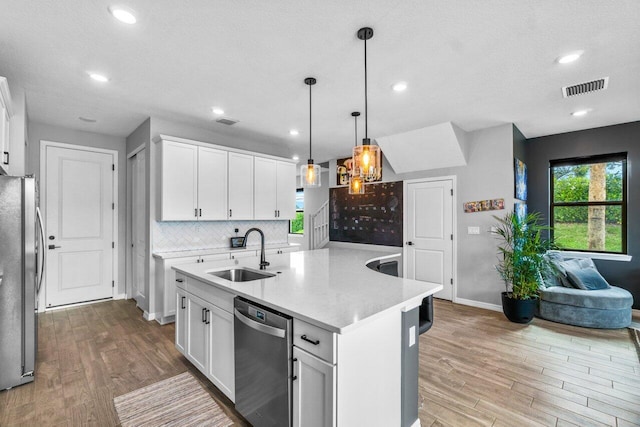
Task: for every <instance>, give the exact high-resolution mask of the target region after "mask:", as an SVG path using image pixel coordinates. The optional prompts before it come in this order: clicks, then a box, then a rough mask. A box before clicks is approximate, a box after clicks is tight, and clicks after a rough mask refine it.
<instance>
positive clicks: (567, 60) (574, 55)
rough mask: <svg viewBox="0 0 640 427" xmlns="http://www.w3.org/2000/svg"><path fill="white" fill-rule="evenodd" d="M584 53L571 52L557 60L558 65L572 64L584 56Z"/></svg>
mask: <svg viewBox="0 0 640 427" xmlns="http://www.w3.org/2000/svg"><path fill="white" fill-rule="evenodd" d="M582 53H583V52H582V51H581V50H580V51H577V52H571V53H568V54H566V55H563V56H561V57H559V58H558V59H557V61H558V64H569V63H571V62H574V61H577V60H578V58H580V57H581V56H582Z"/></svg>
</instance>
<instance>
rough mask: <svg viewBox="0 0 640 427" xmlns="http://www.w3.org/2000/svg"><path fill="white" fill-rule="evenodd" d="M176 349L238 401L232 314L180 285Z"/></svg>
mask: <svg viewBox="0 0 640 427" xmlns="http://www.w3.org/2000/svg"><path fill="white" fill-rule="evenodd" d="M176 295H177V297H176V306H177V313H176V326H175V330H176V349H178V351H180V352H181V353H182V354H184V356H185V357H186V358H187V359H189V361H190V362H191V363H193V365H194V366H195V367H196V368H198V370H199V371H200V372H202V373H203V374H205V375H206V376H207V378H208V379H209V380H210V381H211V382H212V383H213V384H214V385H215V386H216V387H218V389H220V391H222V392H223V393H224V394H225V395H226V396H227V397H228V398H229V399H231V401H232V402H235V364H234V359H233V357H234V354H233V315H232V314H231V313H229V312H228V311H226V310H224V309H222V308H220V307H218V306H217V305H215V304H214V303H211V302H208V301H205V300H203V299H202V298H199V297H197V296H195V295H192V294H191V293H189V292H186V291H185V290H183V289H180V288H178V289H177V290H176Z"/></svg>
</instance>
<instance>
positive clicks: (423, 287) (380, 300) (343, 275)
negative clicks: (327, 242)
mask: <svg viewBox="0 0 640 427" xmlns="http://www.w3.org/2000/svg"><path fill="white" fill-rule="evenodd" d="M399 255H400V254H399V253H395V254H394V253H393V252H379V251H367V250H359V249H355V250H354V249H338V248H330V249H320V250H315V251H302V252H292V253H285V254H279V255H269V256H267V261H268V262H270V263H271V265H270V266H269V267H267V269H266V271H267V272H269V273H274V274H276V276H275V277H270V278H267V279H261V280H253V281H249V282H231V281H228V280H225V279H221V278H219V277H217V276H213V275H211V274H208V273H209V272H211V271H215V270H225V269H228V268H229V267H247V268H251V269H255V270H258V265H259V257H247V258H241V259H236V260H221V261H209V262H205V263H201V264H189V265H179V266H174V267H173V268H174V269H175V270H176V271H178V272H180V273H183V274H185V275H186V276H189V277H192V278H195V279H197V280H200V281H203V282H206V283H208V284H210V285H212V286H216V287H218V288H221V289H223V290H225V291H228V292H231V293H233V294H235V295H239V296H242V297H245V298H247V299H249V300H251V301H255V302H257V303H260V304H264V305H266V306H268V307H271V308H273V309H275V310H278V311H280V312H283V313H285V314H289V315H290V316H292V317H295V318H298V319H301V320H304V321H306V322H309V323H312V324H315V325H316V326H319V327H321V328H323V329H326V330H329V331H332V332H337V333H341V334H342V333H347V332H349V331H350V330H351V329H353V328H356V327H358V326H359V325H361V324H363V323H365V322H367V321H369V320H372V319H375V318H377V317H379V316H382V315H384V313H386V312H388V311H389V310H401V309H411V308H414V307H417V306H419V305H420V304H421V302H422V299H423V298H424V297H426V296H428V295H432V294H434V293H435V292H438V291H440V290H442V286H441V285H439V284H436V283H429V282H419V281H416V280H411V279H405V278H401V277H393V276H389V275H386V274H382V273H379V272H377V271H374V270H371V269H369V268H367V267H366V264H367V263H369V262H371V261H373V260H376V259H381V258H387V257H390V258H391V259H393V257H394V256H395V257H397V256H399ZM263 271H264V270H263Z"/></svg>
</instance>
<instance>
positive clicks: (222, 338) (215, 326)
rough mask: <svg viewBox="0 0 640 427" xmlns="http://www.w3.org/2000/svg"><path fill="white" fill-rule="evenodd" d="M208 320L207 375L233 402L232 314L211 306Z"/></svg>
mask: <svg viewBox="0 0 640 427" xmlns="http://www.w3.org/2000/svg"><path fill="white" fill-rule="evenodd" d="M209 321H210V324H209V328H210V335H209V370H208V371H207V376H208V377H209V379H210V380H211V382H212V383H213V384H214V385H215V386H216V387H218V388H219V389H220V390H221V391H222V392H223V393H224V394H225V395H226V396H227V397H228V398H229V399H231V401H232V402H235V400H236V399H235V363H234V358H233V357H234V350H233V348H234V347H233V315H232V314H231V313H228V312H226V311H224V310H221V309H220V308H218V307H216V306H211V309H210V312H209Z"/></svg>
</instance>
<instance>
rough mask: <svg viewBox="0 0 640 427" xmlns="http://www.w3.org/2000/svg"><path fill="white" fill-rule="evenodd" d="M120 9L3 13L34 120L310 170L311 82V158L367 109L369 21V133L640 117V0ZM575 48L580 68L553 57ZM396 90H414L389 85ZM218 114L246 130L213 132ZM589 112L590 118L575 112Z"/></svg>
mask: <svg viewBox="0 0 640 427" xmlns="http://www.w3.org/2000/svg"><path fill="white" fill-rule="evenodd" d="M114 2H115V3H116V4H123V5H126V6H128V7H130V8H132V9H134V10H135V11H136V14H137V18H138V23H137V24H135V25H132V26H131V25H126V24H123V23H121V22H119V21H117V20H115V19H114V18H113V17H112V16H111V15H110V14H109V13H108V11H107V7H108V6H110V5H112V4H113V3H112V2H110V1H103V0H93V1H86V0H64V1H53V2H52V1H48V0H39V1H37V0H33V1H29V0H22V1H13V2H10V6H7V5H5V6H4V7H3V8H2V14H1V15H0V75H4V76H5V77H7V78H8V79H9V81H10V83H12V84H13V85H19V86H22V87H24V89H25V91H26V96H27V109H28V114H29V118H30V120H32V121H36V122H42V123H48V124H54V125H58V126H63V127H68V128H72V129H80V130H87V131H92V132H99V133H105V134H110V135H115V136H121V137H124V136H127V135H129V134H130V133H131V132H132V131H133V130H134V129H135V128H136V127H137V126H138V125H139V124H140V123H141V122H142V121H143V120H144V119H146V118H147V117H149V116H154V117H155V116H157V117H160V118H169V119H174V120H177V121H180V122H185V123H188V124H190V125H193V126H197V127H200V128H206V129H210V130H212V131H220V132H224V133H225V134H230V135H235V136H237V137H238V138H241V139H252V138H253V139H255V140H257V141H266V142H268V143H269V144H268V145H270V144H282V145H284V146H286V147H287V152H290V153H291V154H292V155H293V154H297V155H299V156H300V159H302V161H304V160H305V159H306V158H307V157H308V136H309V135H308V131H309V128H308V126H309V111H308V105H309V100H308V87H307V86H306V85H305V84H304V83H303V80H304V78H305V77H308V76H313V77H316V78H317V80H318V83H317V84H316V85H315V86H314V87H313V147H314V156H313V157H314V158H315V159H316V161H325V160H327V159H329V158H334V157H340V156H344V155H346V154H348V153H349V152H350V147H351V145H352V144H353V142H354V126H353V118H352V117H351V116H350V113H351V112H352V111H354V110H359V111H363V110H364V67H363V49H364V46H363V42H362V41H360V40H358V39H357V37H356V31H357V30H358V29H359V28H360V27H363V26H371V27H373V29H374V31H375V35H374V37H373V38H372V39H371V40H370V41H369V42H368V43H367V49H368V65H369V137H373V138H375V137H382V136H388V135H393V134H397V133H401V132H407V131H410V130H413V129H419V128H423V127H426V126H431V125H435V124H438V123H443V122H447V121H451V122H453V123H455V124H456V125H457V126H459V127H460V128H462V129H464V130H466V131H473V130H476V129H480V128H485V127H490V126H494V125H499V124H503V123H509V122H513V123H515V124H516V125H517V126H518V128H520V130H521V131H522V132H523V133H524V135H525V136H526V137H528V138H531V137H536V136H542V135H548V134H554V133H561V132H568V131H574V130H579V129H586V128H592V127H599V126H605V125H610V124H616V123H624V122H630V121H635V120H640V96H639V95H640V79H639V78H638V76H640V53H639V52H640V25H638V22H640V2H639V1H637V0H616V1H607V2H604V1H601V0H563V1H558V0H536V1H521V0H499V1H497V0H485V1H481V2H480V1H477V0H455V1H434V0H429V1H427V0H396V1H390V0H350V1H344V0H324V1H311V0H280V1H264V0H244V1H231V0H189V1H188V2H177V1H170V0H114ZM187 5H188V6H187ZM575 50H583V51H584V54H583V55H582V57H581V58H580V59H579V60H578V61H576V62H574V63H572V64H566V65H562V64H558V63H557V62H556V59H557V58H558V57H559V56H560V55H563V54H565V53H567V52H571V51H575ZM90 71H95V72H100V73H103V74H105V75H107V76H108V77H109V78H110V81H109V82H108V83H98V82H95V81H93V80H91V79H90V78H88V75H87V72H90ZM605 76H609V78H610V80H609V87H608V89H606V90H604V91H601V92H597V93H592V94H586V95H581V96H576V97H573V98H569V99H565V98H563V97H562V93H561V87H562V86H566V85H570V84H575V83H581V82H584V81H589V80H592V79H596V78H600V77H605ZM398 81H406V82H407V83H408V89H407V90H406V91H405V92H402V93H396V92H394V91H392V90H391V86H392V84H393V83H395V82H398ZM213 106H219V107H222V108H223V109H224V110H225V112H226V114H225V115H226V116H228V117H231V118H233V119H236V120H239V123H237V124H235V125H233V126H232V127H227V126H225V125H221V124H219V123H215V122H214V121H213V119H214V116H213V114H212V112H211V109H212V107H213ZM582 108H588V109H591V110H592V111H591V112H590V113H589V114H587V115H586V116H584V117H580V118H578V117H572V116H571V115H570V113H571V112H572V111H574V110H577V109H582ZM80 116H83V117H89V118H94V119H96V120H97V122H96V123H85V122H83V121H81V120H79V119H78V117H80ZM363 122H364V120H362V116H361V120H360V131H359V132H360V134H359V137H360V138H361V137H362V136H363V133H364V126H363ZM292 128H295V129H298V130H299V131H300V134H299V135H298V136H296V137H293V136H290V135H289V130H290V129H292ZM177 136H179V135H177Z"/></svg>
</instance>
